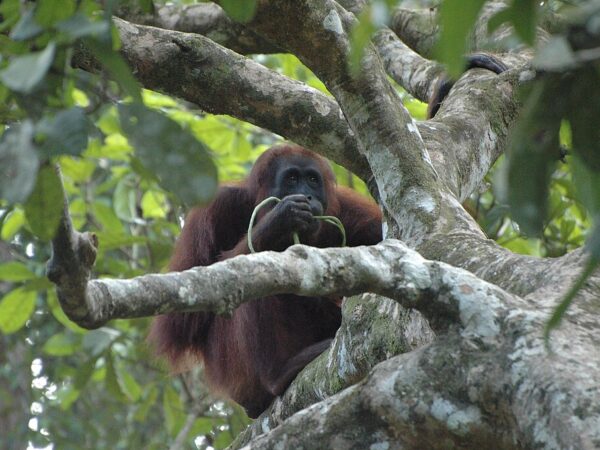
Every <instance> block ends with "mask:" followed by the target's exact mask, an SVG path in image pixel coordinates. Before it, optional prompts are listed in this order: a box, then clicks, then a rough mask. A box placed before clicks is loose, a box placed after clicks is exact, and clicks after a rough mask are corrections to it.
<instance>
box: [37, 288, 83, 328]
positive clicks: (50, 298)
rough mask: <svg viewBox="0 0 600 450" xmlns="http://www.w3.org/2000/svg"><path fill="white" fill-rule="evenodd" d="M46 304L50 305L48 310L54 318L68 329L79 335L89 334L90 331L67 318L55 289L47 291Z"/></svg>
mask: <svg viewBox="0 0 600 450" xmlns="http://www.w3.org/2000/svg"><path fill="white" fill-rule="evenodd" d="M46 302H47V303H48V308H49V309H50V312H51V313H52V315H53V316H54V318H55V319H56V320H57V321H58V322H60V323H61V324H63V325H64V326H65V327H67V328H68V329H69V330H71V331H74V332H76V333H79V334H84V333H87V332H88V331H87V330H86V329H84V328H81V327H80V326H79V325H77V324H76V323H75V322H73V321H72V320H71V319H69V318H68V317H67V315H66V314H65V312H64V311H63V309H62V307H61V306H60V303H59V302H58V297H57V296H56V291H55V289H54V288H52V289H49V290H47V291H46Z"/></svg>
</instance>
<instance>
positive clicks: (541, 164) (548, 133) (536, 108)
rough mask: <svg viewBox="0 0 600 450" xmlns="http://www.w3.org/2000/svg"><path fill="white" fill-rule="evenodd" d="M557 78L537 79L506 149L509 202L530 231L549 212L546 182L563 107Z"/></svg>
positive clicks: (533, 232)
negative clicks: (559, 99)
mask: <svg viewBox="0 0 600 450" xmlns="http://www.w3.org/2000/svg"><path fill="white" fill-rule="evenodd" d="M561 88H562V85H561V83H560V80H559V78H555V77H547V78H544V79H542V80H539V81H537V82H536V83H535V84H534V85H533V87H532V89H531V92H530V93H529V96H528V98H527V100H526V102H525V106H524V108H523V111H522V114H521V117H520V119H519V121H518V123H517V126H516V127H515V129H514V130H513V133H512V136H511V138H510V142H509V149H508V178H507V182H506V185H507V187H508V203H509V204H510V206H511V212H512V216H513V218H514V219H515V220H516V221H517V222H518V223H519V226H520V227H521V229H522V230H523V231H524V232H525V233H527V234H529V235H539V234H541V232H542V230H543V228H544V221H545V220H546V217H547V214H548V186H549V183H550V177H551V175H552V172H553V170H554V167H555V165H556V162H557V161H558V155H559V130H560V124H561V118H562V108H563V107H564V105H563V104H561V103H560V101H558V100H557V98H559V97H560V90H561Z"/></svg>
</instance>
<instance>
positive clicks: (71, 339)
mask: <svg viewBox="0 0 600 450" xmlns="http://www.w3.org/2000/svg"><path fill="white" fill-rule="evenodd" d="M79 345H80V342H79V339H77V338H76V336H75V335H73V334H67V333H57V334H55V335H54V336H52V337H51V338H50V339H48V340H47V341H46V343H45V344H44V347H43V348H42V350H43V351H44V352H45V353H47V354H48V355H51V356H67V355H72V354H73V353H75V352H76V351H77V349H78V348H79Z"/></svg>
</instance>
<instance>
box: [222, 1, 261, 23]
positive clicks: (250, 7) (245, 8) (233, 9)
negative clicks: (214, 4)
mask: <svg viewBox="0 0 600 450" xmlns="http://www.w3.org/2000/svg"><path fill="white" fill-rule="evenodd" d="M219 5H221V7H222V8H223V9H224V10H225V12H226V13H227V15H228V16H229V17H231V18H232V19H233V20H235V21H236V22H242V23H245V22H249V21H250V20H252V18H253V17H254V13H255V12H256V0H219Z"/></svg>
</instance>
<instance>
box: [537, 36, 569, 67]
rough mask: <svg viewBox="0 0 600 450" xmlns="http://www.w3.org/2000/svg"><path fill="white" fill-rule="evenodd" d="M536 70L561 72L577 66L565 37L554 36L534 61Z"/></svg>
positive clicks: (544, 45)
mask: <svg viewBox="0 0 600 450" xmlns="http://www.w3.org/2000/svg"><path fill="white" fill-rule="evenodd" d="M533 65H534V66H535V68H536V69H540V70H546V71H553V72H561V71H565V70H568V69H572V68H574V67H575V66H576V65H577V60H576V59H575V54H574V53H573V50H572V49H571V46H570V45H569V42H568V41H567V38H566V37H564V36H552V37H550V38H549V39H548V41H547V42H546V43H545V44H543V47H542V48H541V49H540V50H539V51H538V52H537V54H536V55H535V58H534V59H533Z"/></svg>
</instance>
